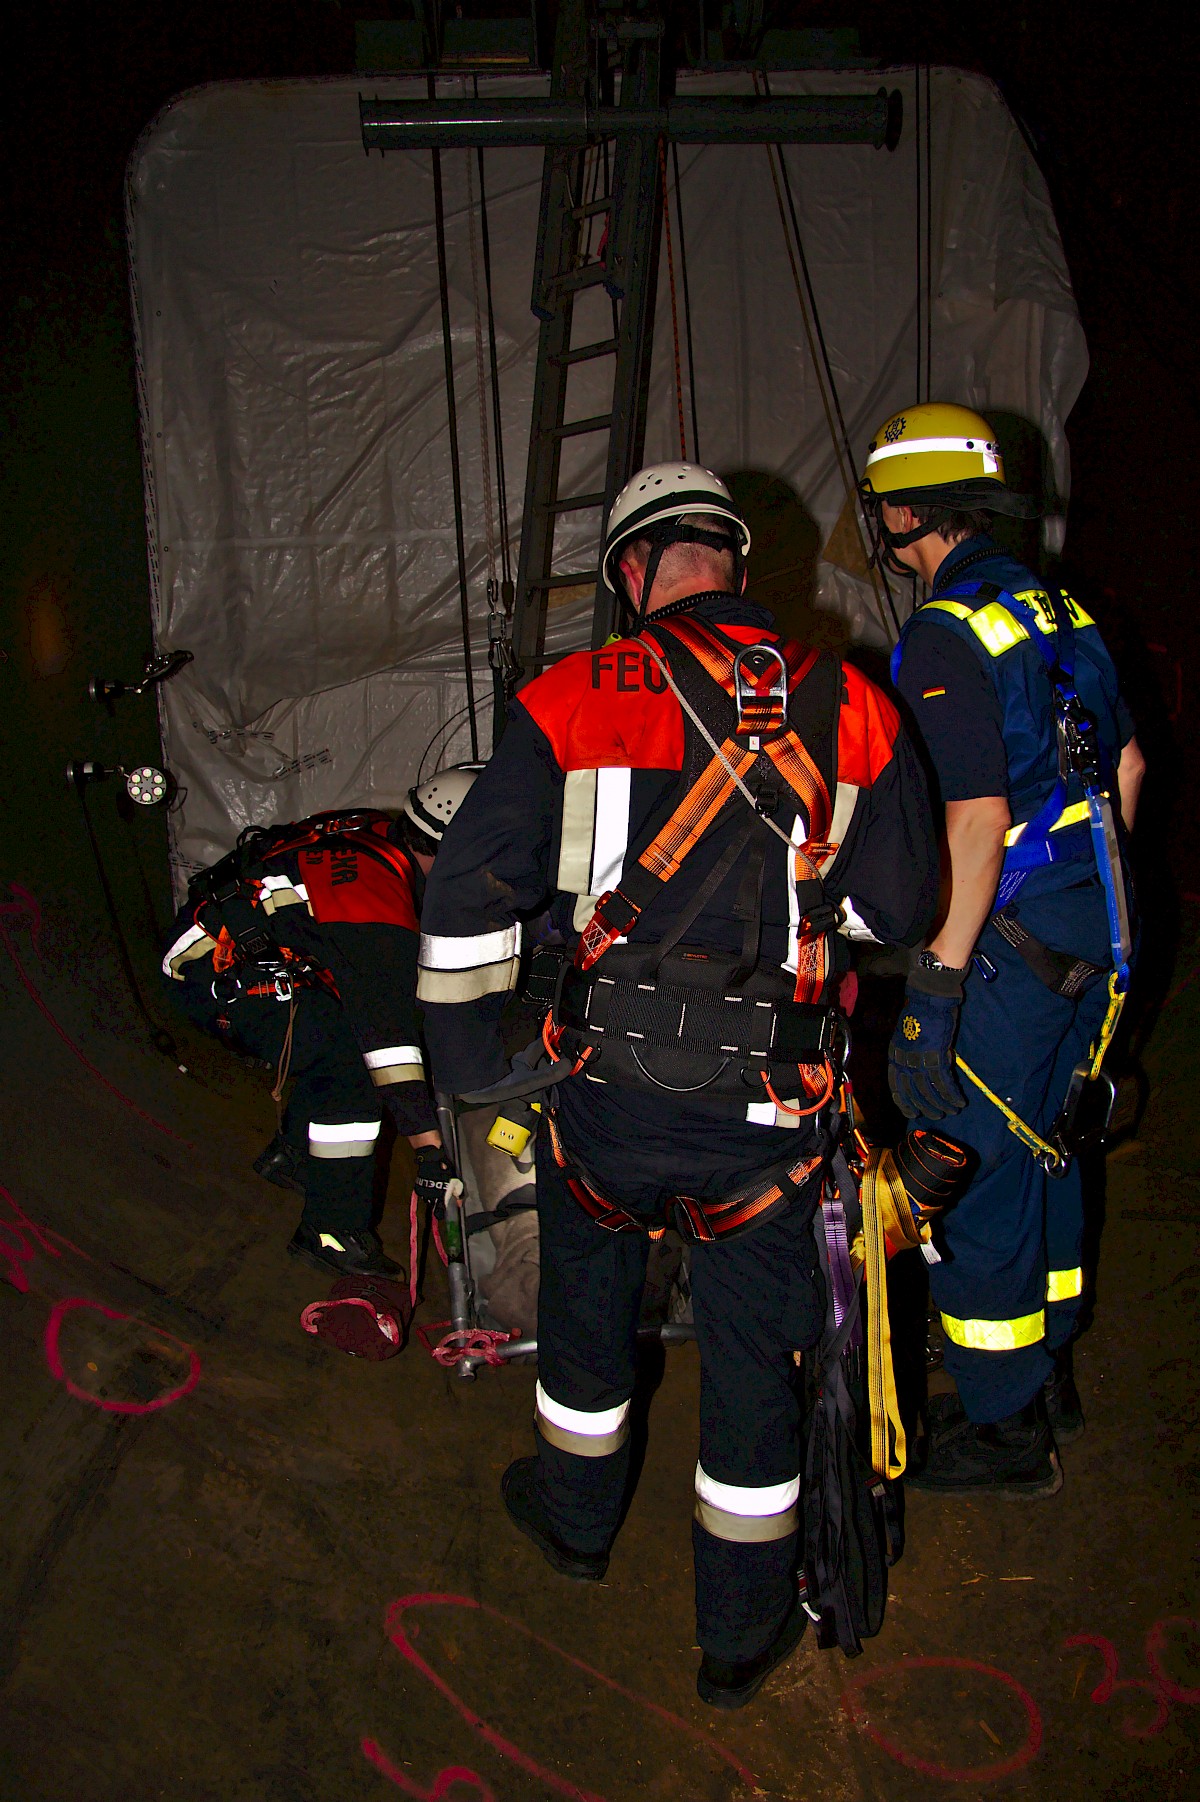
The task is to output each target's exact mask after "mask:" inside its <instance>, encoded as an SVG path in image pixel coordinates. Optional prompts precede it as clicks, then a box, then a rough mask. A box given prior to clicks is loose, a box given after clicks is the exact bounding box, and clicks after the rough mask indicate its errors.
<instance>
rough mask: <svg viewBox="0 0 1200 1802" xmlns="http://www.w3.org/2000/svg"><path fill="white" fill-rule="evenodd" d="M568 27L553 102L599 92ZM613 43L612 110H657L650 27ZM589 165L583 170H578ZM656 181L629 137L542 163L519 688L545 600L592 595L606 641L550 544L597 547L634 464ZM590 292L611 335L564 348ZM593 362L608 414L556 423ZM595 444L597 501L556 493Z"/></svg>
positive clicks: (658, 192)
mask: <svg viewBox="0 0 1200 1802" xmlns="http://www.w3.org/2000/svg"><path fill="white" fill-rule="evenodd" d="M581 18H582V14H580V15H578V16H577V17H576V18H575V19H574V20H572V19H571V18H570V17H569V16H568V9H567V8H566V7H564V9H563V13H562V15H560V22H559V44H558V46H556V54H555V90H552V91H557V92H558V93H561V94H562V95H563V96H564V97H565V96H566V95H568V94H570V95H579V94H583V95H584V96H585V97H590V96H592V95H598V92H599V84H600V77H599V74H598V63H597V60H596V54H595V52H596V49H597V48H598V46H596V45H594V44H592V43H590V42H589V41H588V39H587V37H586V35H584V34H581V31H580V21H581ZM572 34H574V35H573V36H572ZM581 35H582V43H581V42H580V38H581ZM612 35H613V37H614V38H615V40H616V44H617V47H618V49H619V52H620V56H621V69H622V76H621V96H620V104H621V107H622V108H625V107H631V108H633V107H639V108H645V107H648V106H651V107H654V106H658V105H659V104H660V102H661V98H662V80H663V67H662V41H663V26H662V21H661V19H658V18H653V19H651V18H647V19H645V20H644V21H643V20H638V21H622V22H621V23H620V24H618V25H616V26H615V27H614V28H613V34H612ZM564 39H566V43H564ZM568 44H569V45H570V46H571V48H572V49H573V50H574V52H575V54H574V56H572V55H571V54H570V52H569V51H568V49H567V45H568ZM589 156H590V157H592V158H594V159H595V161H594V162H592V163H591V164H590V165H589V162H588V158H589ZM589 169H590V171H591V173H592V174H593V175H596V176H603V175H606V174H607V173H608V171H609V170H610V169H611V176H612V180H611V186H610V187H609V191H608V192H607V193H604V194H600V195H598V196H596V197H593V198H591V199H588V198H585V187H584V184H585V181H586V179H587V176H588V173H589ZM660 171H661V163H660V151H659V144H658V139H657V138H656V137H655V136H653V135H651V134H649V133H646V132H641V131H629V132H623V133H622V134H621V135H620V136H619V137H618V138H616V139H615V140H610V142H609V143H608V144H605V145H603V146H597V147H593V149H592V150H591V151H590V152H588V151H583V150H577V149H567V148H564V149H549V150H547V152H546V163H545V169H544V172H543V176H542V198H541V210H540V214H539V220H538V242H537V255H536V259H535V264H534V280H533V299H532V305H533V310H534V312H535V314H537V316H538V317H539V318H540V320H541V322H542V323H541V331H540V333H539V337H538V354H537V367H536V371H535V375H534V389H533V413H532V419H531V422H530V428H531V429H530V438H529V461H528V465H527V473H526V481H525V515H524V522H523V529H522V534H521V550H520V556H519V559H518V564H517V584H516V588H517V593H516V607H515V613H514V621H513V638H514V647H515V650H516V654H517V658H518V660H519V662H520V664H521V666H522V668H523V671H524V673H525V675H526V676H530V675H534V674H536V673H537V671H538V670H539V669H540V667H541V664H542V662H543V659H544V656H545V635H546V616H547V611H548V609H549V607H550V606H551V605H552V601H551V596H552V595H553V594H554V592H555V591H556V590H561V589H564V588H576V589H578V588H583V587H591V588H592V589H593V590H594V594H595V605H594V612H593V627H592V640H593V643H594V644H600V643H603V641H604V639H605V638H606V637H607V635H608V633H609V632H610V631H611V629H612V624H613V601H612V598H611V596H610V595H609V594H608V591H607V589H606V587H605V585H604V582H603V580H602V578H601V575H600V568H599V558H598V557H597V559H596V561H595V562H592V563H591V564H590V566H589V567H588V568H586V569H582V570H580V569H574V570H561V569H556V568H555V560H556V559H555V532H556V527H557V524H558V521H559V520H560V519H562V518H563V517H564V515H566V514H570V513H582V512H585V511H588V512H591V511H594V512H595V513H596V515H597V530H596V536H597V540H599V537H600V532H601V529H602V527H603V524H604V520H605V518H606V517H607V514H608V510H609V508H610V507H611V506H612V503H613V500H614V498H615V496H616V494H617V493H618V491H619V490H620V489H621V488H622V487H623V486H624V485H625V483H626V482H627V481H628V480H629V478H630V477H631V476H632V475H633V474H634V473H635V471H636V470H637V469H638V468H639V466H640V464H641V459H642V452H643V448H644V444H645V436H646V400H647V391H648V388H649V382H650V359H651V354H652V350H653V327H654V299H655V291H656V287H657V282H658V247H659V237H660V233H661V228H662V206H663V193H662V181H661V173H660ZM599 220H603V221H604V222H605V225H606V227H607V230H606V233H605V234H604V237H603V239H602V252H603V254H602V256H600V257H597V258H596V260H594V261H585V260H583V258H584V254H585V247H586V243H587V242H588V241H589V240H590V236H591V231H592V229H594V225H595V222H597V221H599ZM589 289H599V290H601V291H603V292H604V293H605V294H606V295H607V297H608V299H609V301H610V303H611V306H612V321H613V323H612V331H611V333H610V334H609V335H607V336H605V337H603V338H595V339H593V340H591V341H590V342H585V343H582V344H575V343H574V342H573V332H574V327H575V302H576V299H577V297H578V296H579V295H580V294H582V293H585V292H587V291H588V290H589ZM602 359H608V360H610V361H611V364H612V386H611V395H612V404H611V407H610V409H609V411H608V412H607V413H593V414H590V415H586V416H583V417H576V418H568V417H567V390H568V386H569V379H570V372H571V370H572V369H574V368H577V367H578V366H579V365H580V364H584V363H593V362H598V361H600V360H602ZM601 434H603V435H605V436H606V437H607V441H608V442H607V451H606V462H605V476H604V487H603V488H602V489H592V490H590V491H587V492H575V493H571V492H567V493H564V492H563V489H562V483H561V475H562V462H563V447H564V444H565V443H566V442H567V441H568V440H570V439H573V438H583V437H591V436H596V437H599V436H600V435H601Z"/></svg>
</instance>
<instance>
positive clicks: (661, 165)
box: [658, 138, 687, 463]
mask: <svg viewBox="0 0 1200 1802" xmlns="http://www.w3.org/2000/svg"><path fill="white" fill-rule="evenodd" d="M658 173H659V176H660V178H661V180H662V189H663V225H664V226H665V228H666V234H667V278H668V281H669V282H670V286H671V335H672V337H673V338H674V341H675V410H676V412H677V414H678V416H679V460H680V462H681V463H686V462H687V438H686V436H685V434H684V428H683V367H682V364H681V363H680V360H679V306H678V302H677V301H676V298H675V250H674V247H673V245H672V242H671V195H670V190H669V189H668V187H667V146H666V141H665V139H663V138H660V139H659V140H658Z"/></svg>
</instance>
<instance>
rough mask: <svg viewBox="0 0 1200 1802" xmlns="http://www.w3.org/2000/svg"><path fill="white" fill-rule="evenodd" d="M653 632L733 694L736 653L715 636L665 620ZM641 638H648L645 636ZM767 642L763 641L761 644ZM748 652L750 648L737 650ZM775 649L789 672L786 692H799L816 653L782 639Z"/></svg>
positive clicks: (689, 622)
mask: <svg viewBox="0 0 1200 1802" xmlns="http://www.w3.org/2000/svg"><path fill="white" fill-rule="evenodd" d="M653 629H654V631H656V632H670V633H671V635H672V636H673V637H675V638H677V639H678V640H679V642H680V644H682V645H683V646H684V648H685V649H686V650H689V651H690V652H691V653H692V656H693V657H694V658H695V659H696V662H697V663H698V664H700V666H701V668H703V669H705V670H707V672H708V674H709V675H710V676H711V677H712V678H713V680H714V681H716V682H719V683H720V684H721V687H722V688H723V689H724V690H725V693H726V694H727V695H732V693H733V659H734V657H735V655H736V652H734V651H731V650H730V649H729V648H728V646H727V645H726V644H724V643H723V642H722V640H721V639H720V638H718V637H717V636H716V634H715V633H712V632H710V631H708V629H707V628H706V627H705V626H703V625H702V624H701V623H700V621H699V620H698V619H672V620H664V621H663V622H662V624H661V625H660V626H655V627H654V628H653ZM642 636H643V638H647V637H649V636H650V634H649V633H647V632H644V633H643V634H642ZM765 642H767V641H766V640H765V639H764V643H765ZM743 648H744V649H746V650H749V649H750V646H749V645H746V646H744V647H743V646H740V645H739V647H738V649H739V650H740V649H743ZM775 649H776V650H777V651H778V652H779V654H780V656H781V657H782V658H783V660H784V662H785V663H786V664H787V670H788V686H789V688H798V687H799V685H800V683H801V682H803V680H804V678H805V676H807V674H808V672H809V670H810V669H811V668H812V667H813V665H814V663H815V662H816V661H817V653H816V651H806V650H805V649H804V647H803V645H799V644H797V643H796V641H795V639H793V638H781V639H780V640H779V642H778V644H777V645H776V646H775Z"/></svg>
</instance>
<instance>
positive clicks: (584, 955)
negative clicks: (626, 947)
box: [575, 888, 642, 970]
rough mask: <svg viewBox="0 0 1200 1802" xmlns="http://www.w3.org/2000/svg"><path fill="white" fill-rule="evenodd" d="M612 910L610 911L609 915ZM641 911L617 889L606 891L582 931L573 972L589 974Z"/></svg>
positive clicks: (624, 933) (623, 935) (625, 932)
mask: <svg viewBox="0 0 1200 1802" xmlns="http://www.w3.org/2000/svg"><path fill="white" fill-rule="evenodd" d="M610 909H611V910H613V911H610ZM641 911H642V910H641V908H640V907H637V906H635V905H634V903H633V902H632V901H631V900H630V899H629V897H628V895H623V894H622V893H621V891H620V889H611V888H610V889H608V890H606V891H605V893H604V894H603V895H601V897H600V899H599V900H598V901H597V903H596V910H595V912H594V913H593V915H592V917H591V919H590V920H589V921H588V923H587V925H586V926H585V927H584V929H583V931H582V933H581V934H580V937H579V944H578V946H577V948H576V951H575V968H576V969H577V970H590V969H591V967H592V965H593V964H594V963H598V962H599V960H600V959H601V958H602V957H603V956H604V953H605V952H606V951H607V950H608V948H609V946H610V945H615V944H616V942H617V940H618V939H619V938H624V937H625V936H626V934H627V933H628V931H629V928H630V927H631V926H632V925H633V923H634V921H635V920H636V919H637V917H638V915H639V914H640V913H641Z"/></svg>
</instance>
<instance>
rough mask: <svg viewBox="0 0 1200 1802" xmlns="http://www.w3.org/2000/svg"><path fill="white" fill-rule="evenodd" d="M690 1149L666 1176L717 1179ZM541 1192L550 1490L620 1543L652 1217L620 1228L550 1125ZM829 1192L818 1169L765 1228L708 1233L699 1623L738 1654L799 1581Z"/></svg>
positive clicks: (591, 1530)
mask: <svg viewBox="0 0 1200 1802" xmlns="http://www.w3.org/2000/svg"><path fill="white" fill-rule="evenodd" d="M577 1149H578V1150H579V1154H580V1155H581V1156H583V1157H585V1159H586V1152H585V1150H584V1148H583V1147H578V1148H577ZM630 1161H631V1162H632V1161H633V1160H630ZM688 1162H689V1160H688V1156H687V1153H686V1150H684V1149H682V1148H681V1150H680V1153H679V1159H678V1171H677V1174H676V1175H674V1176H673V1177H671V1178H667V1177H666V1176H665V1175H663V1176H662V1177H661V1178H660V1189H661V1193H662V1194H663V1195H664V1196H665V1195H666V1194H669V1193H675V1192H678V1190H679V1189H680V1188H682V1187H685V1186H686V1187H687V1188H688V1191H689V1192H690V1193H692V1194H695V1193H697V1191H698V1190H700V1189H701V1188H702V1184H701V1183H700V1182H698V1181H697V1182H693V1180H692V1179H694V1178H695V1177H696V1176H697V1175H698V1174H699V1173H698V1172H697V1171H695V1170H689V1169H688V1168H687V1165H688ZM590 1167H591V1168H592V1169H593V1171H594V1174H595V1175H596V1178H597V1180H598V1181H603V1176H602V1172H601V1170H600V1169H599V1168H597V1167H596V1165H595V1164H592V1165H591V1166H590ZM636 1167H637V1174H638V1178H639V1179H640V1180H639V1181H638V1182H637V1183H636V1185H632V1186H636V1187H637V1188H638V1189H639V1190H640V1191H641V1192H642V1194H643V1195H644V1193H645V1189H646V1184H647V1170H646V1164H645V1161H644V1160H643V1159H641V1158H638V1159H637V1160H636ZM616 1174H617V1180H618V1182H619V1173H616ZM747 1174H749V1173H747ZM725 1186H726V1187H732V1186H733V1185H732V1184H730V1183H726V1185H725ZM605 1193H606V1194H608V1195H609V1196H610V1198H611V1199H613V1200H616V1201H622V1200H625V1198H624V1197H622V1195H621V1193H620V1190H619V1188H618V1187H613V1188H609V1187H608V1186H607V1184H606V1185H605ZM537 1195H538V1218H539V1222H540V1228H541V1266H542V1274H541V1289H540V1293H539V1299H538V1403H537V1451H538V1473H537V1492H538V1495H539V1499H540V1501H541V1503H542V1506H543V1507H544V1508H545V1510H546V1512H547V1514H548V1516H549V1518H550V1520H551V1522H552V1523H553V1526H554V1530H555V1532H556V1533H557V1534H558V1536H559V1537H560V1538H561V1539H562V1540H564V1541H565V1542H566V1543H567V1544H569V1545H571V1546H574V1547H575V1548H576V1549H578V1550H580V1551H589V1552H599V1551H604V1550H607V1548H608V1546H609V1545H610V1544H611V1543H612V1540H613V1538H614V1536H615V1534H616V1532H617V1528H618V1526H619V1524H620V1520H621V1515H622V1512H623V1508H624V1504H625V1499H626V1490H627V1486H628V1480H629V1438H628V1430H629V1429H628V1411H629V1404H630V1398H631V1397H632V1395H633V1389H634V1377H635V1360H636V1348H637V1323H638V1313H639V1307H640V1302H641V1296H642V1287H643V1284H644V1281H645V1275H646V1259H647V1252H648V1243H649V1242H648V1240H647V1238H646V1236H645V1235H644V1234H642V1233H612V1232H608V1231H606V1230H605V1229H604V1228H603V1227H601V1226H598V1225H597V1224H596V1222H595V1221H594V1220H592V1219H591V1217H590V1216H589V1215H588V1214H586V1213H585V1212H584V1210H583V1208H582V1207H581V1206H580V1204H579V1203H578V1202H577V1201H576V1200H575V1198H574V1196H573V1195H572V1194H571V1193H570V1191H569V1190H568V1189H567V1187H566V1184H565V1182H564V1180H563V1176H562V1173H561V1171H560V1170H559V1169H558V1167H557V1165H556V1164H555V1161H554V1158H553V1155H552V1153H551V1151H550V1147H549V1144H548V1142H547V1140H546V1137H545V1135H544V1134H543V1136H542V1140H541V1143H540V1146H539V1151H538V1159H537ZM639 1200H640V1197H639ZM815 1200H816V1188H815V1185H810V1194H808V1195H805V1196H804V1199H803V1200H802V1201H800V1202H798V1203H797V1204H796V1205H795V1206H794V1207H793V1208H792V1209H791V1210H790V1211H789V1212H787V1213H785V1214H783V1215H780V1216H779V1217H778V1218H776V1219H774V1220H771V1221H769V1222H768V1223H767V1224H766V1225H765V1226H763V1227H761V1228H759V1229H758V1230H757V1231H751V1232H749V1233H747V1234H745V1235H744V1236H742V1237H739V1238H736V1239H731V1240H725V1241H723V1242H722V1241H718V1242H717V1243H716V1244H714V1245H698V1246H694V1247H693V1248H692V1264H691V1282H692V1301H693V1309H694V1317H695V1323H696V1337H697V1342H698V1347H699V1352H700V1460H699V1464H698V1466H697V1470H696V1498H697V1499H696V1509H695V1516H694V1518H693V1523H692V1541H693V1550H694V1555H695V1571H696V1622H697V1638H698V1640H699V1643H700V1645H701V1646H702V1648H703V1649H704V1650H705V1651H706V1652H709V1653H710V1654H711V1655H712V1656H713V1657H716V1658H721V1659H725V1660H729V1661H736V1660H741V1659H745V1658H751V1657H754V1656H755V1655H756V1654H757V1653H758V1652H760V1651H762V1650H763V1649H764V1647H766V1646H767V1645H768V1644H769V1643H770V1641H771V1640H772V1639H773V1638H774V1636H775V1633H776V1632H777V1631H778V1629H779V1627H780V1626H781V1625H782V1623H783V1621H784V1619H785V1618H786V1616H787V1614H788V1613H789V1611H790V1609H791V1607H792V1606H793V1603H794V1599H795V1595H796V1567H797V1563H798V1561H799V1550H798V1547H799V1515H800V1510H799V1488H800V1470H801V1460H802V1448H801V1440H800V1429H801V1410H800V1404H799V1399H798V1396H797V1390H796V1379H797V1376H798V1372H797V1369H796V1364H795V1360H794V1358H793V1352H795V1351H798V1350H801V1349H804V1348H806V1347H808V1346H811V1345H813V1344H815V1343H816V1340H817V1338H818V1336H819V1333H820V1329H821V1323H822V1319H823V1311H824V1304H823V1300H822V1296H821V1287H822V1286H821V1283H820V1279H819V1277H815V1275H814V1272H815V1267H816V1255H815V1246H814V1242H813V1238H812V1225H811V1218H812V1206H811V1205H809V1203H810V1201H811V1202H812V1203H815ZM625 1205H627V1206H633V1205H634V1204H633V1203H631V1202H629V1201H627V1200H626V1201H625ZM647 1212H648V1210H647Z"/></svg>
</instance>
